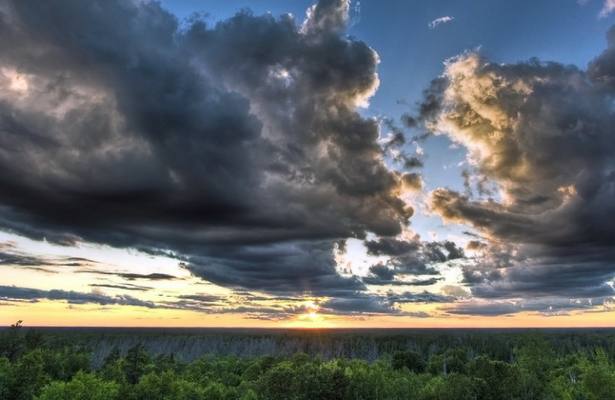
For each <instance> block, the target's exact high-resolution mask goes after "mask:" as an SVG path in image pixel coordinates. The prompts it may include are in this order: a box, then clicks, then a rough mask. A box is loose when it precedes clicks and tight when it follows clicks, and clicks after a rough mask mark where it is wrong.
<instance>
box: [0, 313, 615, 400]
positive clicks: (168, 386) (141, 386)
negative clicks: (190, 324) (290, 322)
mask: <svg viewBox="0 0 615 400" xmlns="http://www.w3.org/2000/svg"><path fill="white" fill-rule="evenodd" d="M495 337H496V336H494V339H493V341H495V342H496V343H497V340H499V339H495ZM447 340H448V339H447ZM575 340H577V341H578V338H576V339H575ZM601 340H602V339H601ZM515 343H516V345H515V347H514V348H513V349H512V350H511V349H509V350H506V349H497V348H495V347H497V346H495V347H494V345H493V343H488V342H485V341H484V340H483V342H476V341H473V339H472V340H466V341H465V342H464V341H457V342H456V343H454V341H452V340H451V341H450V342H449V344H448V345H447V346H439V347H437V348H436V347H434V346H431V347H429V348H428V351H426V352H425V351H421V350H422V349H420V348H414V349H405V350H395V351H392V352H391V353H390V355H388V356H384V357H381V358H380V359H378V360H376V361H374V362H368V361H365V360H359V359H350V358H334V359H331V360H323V359H321V358H318V357H314V356H310V355H306V354H303V353H298V354H295V355H294V356H290V357H271V356H263V357H254V358H239V357H221V356H207V357H203V358H200V359H198V360H195V361H193V362H190V363H183V362H179V361H177V360H176V359H175V358H174V357H173V356H172V355H158V356H155V357H154V356H152V355H151V354H149V353H148V352H147V351H146V349H145V348H144V347H143V346H142V345H137V346H134V347H132V348H130V349H129V350H128V351H125V352H121V351H120V350H117V349H116V350H114V351H112V352H111V353H110V354H109V356H108V357H107V359H106V360H105V361H104V363H102V365H100V366H98V367H97V368H93V367H92V366H91V362H90V361H91V353H89V352H88V351H87V349H84V348H82V347H79V346H77V345H74V344H73V345H71V344H67V343H58V342H56V341H53V340H50V339H49V338H48V337H46V336H45V335H42V334H41V333H40V332H37V331H33V330H29V331H27V332H24V329H23V328H22V326H21V323H17V324H15V325H13V326H11V327H10V328H8V329H6V330H4V331H1V332H0V399H2V400H5V399H6V400H60V399H61V400H259V399H260V400H312V399H319V400H380V399H383V400H402V399H407V400H466V399H467V400H560V399H561V400H615V363H614V358H615V357H614V356H615V354H614V352H613V346H612V344H611V343H610V342H608V341H607V342H604V341H600V343H601V344H606V346H595V344H596V343H595V341H593V339H592V338H591V337H589V336H588V338H586V339H585V342H582V343H581V342H576V343H575V345H574V346H554V345H553V343H552V342H550V341H549V340H548V337H547V336H544V335H535V334H530V335H521V334H519V337H518V338H517V339H516V342H515ZM391 348H394V347H391ZM570 348H576V350H574V351H571V350H570ZM484 349H489V350H490V351H484ZM492 350H495V351H492ZM498 355H501V357H499V356H498Z"/></svg>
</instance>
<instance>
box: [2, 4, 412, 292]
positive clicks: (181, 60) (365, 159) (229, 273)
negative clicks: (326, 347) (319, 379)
mask: <svg viewBox="0 0 615 400" xmlns="http://www.w3.org/2000/svg"><path fill="white" fill-rule="evenodd" d="M0 4H1V6H0V168H2V170H3V171H4V172H3V174H2V176H1V177H0V226H1V227H2V228H3V229H5V230H10V231H12V232H15V233H18V234H20V235H24V236H28V237H31V238H35V239H42V238H45V239H46V240H48V241H51V242H55V243H59V244H64V245H71V244H74V243H76V242H79V241H88V242H94V243H102V244H108V245H111V246H116V247H131V248H137V249H139V250H142V251H145V252H150V253H152V254H158V253H160V252H161V251H164V252H166V253H170V254H176V255H177V256H178V257H179V258H180V259H181V260H182V261H183V262H184V263H185V266H186V268H188V269H189V270H190V271H191V272H192V273H194V274H196V275H198V276H201V277H203V278H205V279H207V280H210V281H212V282H214V283H218V284H221V285H224V286H229V287H243V288H248V289H259V290H264V291H268V292H275V293H283V292H293V293H315V294H320V295H331V296H335V295H337V294H338V293H340V292H348V293H354V292H356V291H362V290H364V288H365V287H364V285H363V284H362V282H360V280H358V279H357V278H354V277H343V276H341V275H339V274H338V272H337V271H336V265H335V261H334V256H333V249H334V244H335V242H336V241H337V240H339V239H344V238H349V237H355V238H363V237H365V235H366V233H367V232H373V233H374V234H376V235H384V236H391V235H396V234H398V233H400V232H401V230H402V228H403V227H404V226H405V225H406V224H407V221H408V219H409V218H410V216H411V215H412V213H413V210H412V208H411V207H410V206H409V205H407V204H406V203H405V202H404V201H402V200H401V195H402V194H403V192H404V191H406V190H415V189H416V188H417V187H419V185H420V178H419V177H418V175H416V174H412V175H408V174H406V175H404V174H403V173H400V172H395V171H392V170H390V169H389V168H387V166H386V165H385V163H384V152H383V149H382V148H381V146H380V145H379V143H378V136H379V129H378V121H376V120H375V119H370V118H364V117H362V116H361V115H360V114H359V112H358V111H359V109H360V107H363V106H366V105H367V103H368V101H369V98H370V97H371V96H372V94H373V93H374V91H375V90H376V88H377V87H378V84H379V81H378V75H377V65H378V62H379V60H378V55H377V54H376V52H375V51H374V50H372V49H371V48H370V47H369V46H367V45H366V44H365V43H363V42H361V41H358V40H356V39H351V38H348V37H346V36H345V33H344V32H345V29H346V25H347V24H348V21H349V18H348V12H349V2H348V1H346V0H321V1H320V2H318V3H317V4H315V5H314V6H313V7H311V8H310V9H309V10H308V12H307V17H306V19H305V20H304V21H303V22H302V23H300V22H298V21H296V20H294V19H293V17H291V16H288V15H286V16H282V17H279V18H274V17H273V16H271V15H265V16H256V15H253V14H252V13H251V12H249V11H242V12H240V13H238V14H236V15H235V16H233V17H231V18H229V19H227V20H224V21H221V22H219V23H217V24H215V25H209V24H208V23H206V22H205V21H204V20H201V19H198V18H197V19H194V20H191V21H190V22H188V23H186V24H180V23H179V21H178V20H177V19H176V17H175V16H173V15H172V14H170V13H169V12H167V11H166V10H164V9H163V8H162V7H161V6H160V5H159V4H158V3H155V2H129V1H120V0H110V1H107V0H105V1H102V0H101V1H92V2H83V1H76V0H69V1H49V2H44V3H40V2H37V1H30V0H26V1H2V2H1V3H0Z"/></svg>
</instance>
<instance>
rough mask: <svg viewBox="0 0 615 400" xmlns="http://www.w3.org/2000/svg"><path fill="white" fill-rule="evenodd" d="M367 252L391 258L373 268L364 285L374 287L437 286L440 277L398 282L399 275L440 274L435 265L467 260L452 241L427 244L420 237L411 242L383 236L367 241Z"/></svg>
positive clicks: (364, 279) (365, 278) (370, 269)
mask: <svg viewBox="0 0 615 400" xmlns="http://www.w3.org/2000/svg"><path fill="white" fill-rule="evenodd" d="M364 243H365V247H366V248H367V253H368V254H370V255H373V256H388V257H389V259H388V260H387V261H386V262H385V263H379V264H376V265H372V266H371V267H370V268H369V272H370V275H369V276H367V277H364V278H363V282H364V283H367V284H370V285H395V286H405V285H408V286H410V285H416V286H427V285H431V284H434V283H436V282H437V281H438V280H439V279H438V278H435V277H434V278H428V279H419V280H412V281H406V280H398V279H396V276H398V275H439V274H440V272H439V271H438V269H437V268H435V266H434V265H435V264H438V263H443V262H446V261H451V260H456V259H460V258H463V257H465V254H464V252H463V249H460V248H459V247H457V245H455V243H453V242H450V241H442V242H424V241H421V240H420V239H419V238H418V236H416V237H414V238H412V239H410V240H402V239H396V238H391V237H381V238H379V239H378V240H366V241H365V242H364Z"/></svg>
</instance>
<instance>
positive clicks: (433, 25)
mask: <svg viewBox="0 0 615 400" xmlns="http://www.w3.org/2000/svg"><path fill="white" fill-rule="evenodd" d="M607 1H609V2H613V3H614V4H615V0H607ZM454 19H455V17H450V16H448V15H447V16H444V17H440V18H436V19H434V20H433V21H431V22H430V23H428V24H427V26H428V27H429V29H436V28H437V27H438V25H441V24H446V23H449V22H451V21H453V20H454Z"/></svg>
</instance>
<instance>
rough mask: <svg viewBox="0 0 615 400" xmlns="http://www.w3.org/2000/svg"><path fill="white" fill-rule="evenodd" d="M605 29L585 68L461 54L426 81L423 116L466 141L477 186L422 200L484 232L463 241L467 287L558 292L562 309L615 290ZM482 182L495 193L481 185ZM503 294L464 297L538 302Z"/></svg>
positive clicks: (484, 291)
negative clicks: (469, 256)
mask: <svg viewBox="0 0 615 400" xmlns="http://www.w3.org/2000/svg"><path fill="white" fill-rule="evenodd" d="M613 35H614V34H613V30H611V31H610V32H609V46H608V48H607V50H605V51H604V53H603V54H602V55H600V56H599V57H598V58H596V59H595V60H593V61H592V62H591V63H590V65H589V67H588V69H587V71H584V70H582V69H579V68H577V67H574V66H566V65H561V64H558V63H543V62H539V61H537V60H530V61H529V62H526V63H518V64H495V63H490V62H488V61H487V60H485V59H483V58H481V57H480V56H479V55H478V54H476V53H466V54H464V55H461V56H459V57H457V58H455V59H452V60H450V61H448V62H447V65H446V69H445V73H444V75H443V77H441V78H439V79H437V80H436V81H434V83H433V85H432V87H431V88H430V89H428V90H427V91H426V97H425V102H424V104H423V105H422V108H421V110H420V118H419V119H421V121H422V122H423V123H424V124H425V126H426V127H427V128H428V129H429V130H430V131H431V132H433V133H435V134H447V135H448V136H449V137H450V138H451V139H452V140H453V141H454V142H456V143H459V144H461V145H463V146H465V147H466V148H467V150H468V157H469V159H470V161H471V163H470V164H471V165H473V166H474V170H473V171H470V172H471V175H473V176H474V177H475V178H476V181H478V182H479V183H480V184H481V185H482V187H483V188H482V189H480V188H479V190H478V192H479V195H480V196H479V197H476V198H475V197H473V196H472V195H471V192H470V191H468V193H466V194H460V193H458V192H455V191H453V190H450V189H447V188H438V189H436V190H434V191H433V192H432V193H431V194H430V199H429V205H430V208H431V210H432V211H433V212H434V213H436V214H439V215H440V216H441V217H442V218H443V219H444V220H445V221H447V222H452V223H461V224H468V225H471V226H472V227H474V228H475V229H476V230H477V231H479V232H480V233H481V236H483V238H482V239H481V241H480V242H479V241H474V242H471V243H470V244H469V246H468V250H472V251H474V252H476V253H477V255H476V256H475V257H474V259H473V262H470V263H466V264H465V267H464V278H465V281H466V282H467V283H469V284H470V285H471V289H472V293H473V294H474V295H475V296H478V297H482V298H489V299H495V298H497V299H506V298H508V299H515V298H538V299H540V298H555V299H556V301H555V300H554V301H553V304H551V305H549V307H551V308H552V309H557V308H558V307H559V308H561V309H566V308H568V306H567V304H568V302H569V300H570V299H578V298H585V299H587V298H589V299H593V300H594V304H597V303H599V302H600V300H601V299H603V298H604V296H612V295H613V289H612V287H611V286H610V285H609V284H608V283H607V282H609V281H611V280H612V279H613V278H614V277H615V252H614V251H613V248H614V246H615V225H613V224H612V223H611V220H612V216H613V215H614V213H615V131H613V126H615V113H614V112H613V107H612V101H613V98H614V96H615V86H613V82H614V80H613V79H615V68H614V67H615V62H613V60H615V57H614V56H613V54H615V50H614V47H613V46H614V43H615V42H613V37H614V36H613ZM468 178H471V176H468ZM468 180H469V179H468ZM489 183H495V184H496V185H497V186H498V187H499V189H500V198H497V199H496V198H492V197H491V196H492V195H491V194H490V193H489V192H488V191H486V190H484V189H485V188H486V187H488V185H489ZM511 304H513V303H509V302H504V303H502V302H501V301H498V302H496V303H494V306H493V307H491V306H490V305H489V304H486V305H482V303H481V305H479V306H476V307H475V306H474V305H472V306H471V307H475V308H476V310H478V311H477V313H481V312H482V311H480V310H484V313H486V314H489V313H492V314H504V313H507V312H508V311H509V310H512V311H510V312H518V311H523V310H528V309H532V310H535V311H539V310H542V309H543V308H544V307H543V305H542V304H539V305H536V306H532V307H525V308H520V307H517V306H512V305H511ZM514 304H516V303H514ZM469 307H470V306H469ZM460 310H463V309H460ZM469 311H471V310H469ZM469 313H470V312H469Z"/></svg>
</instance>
